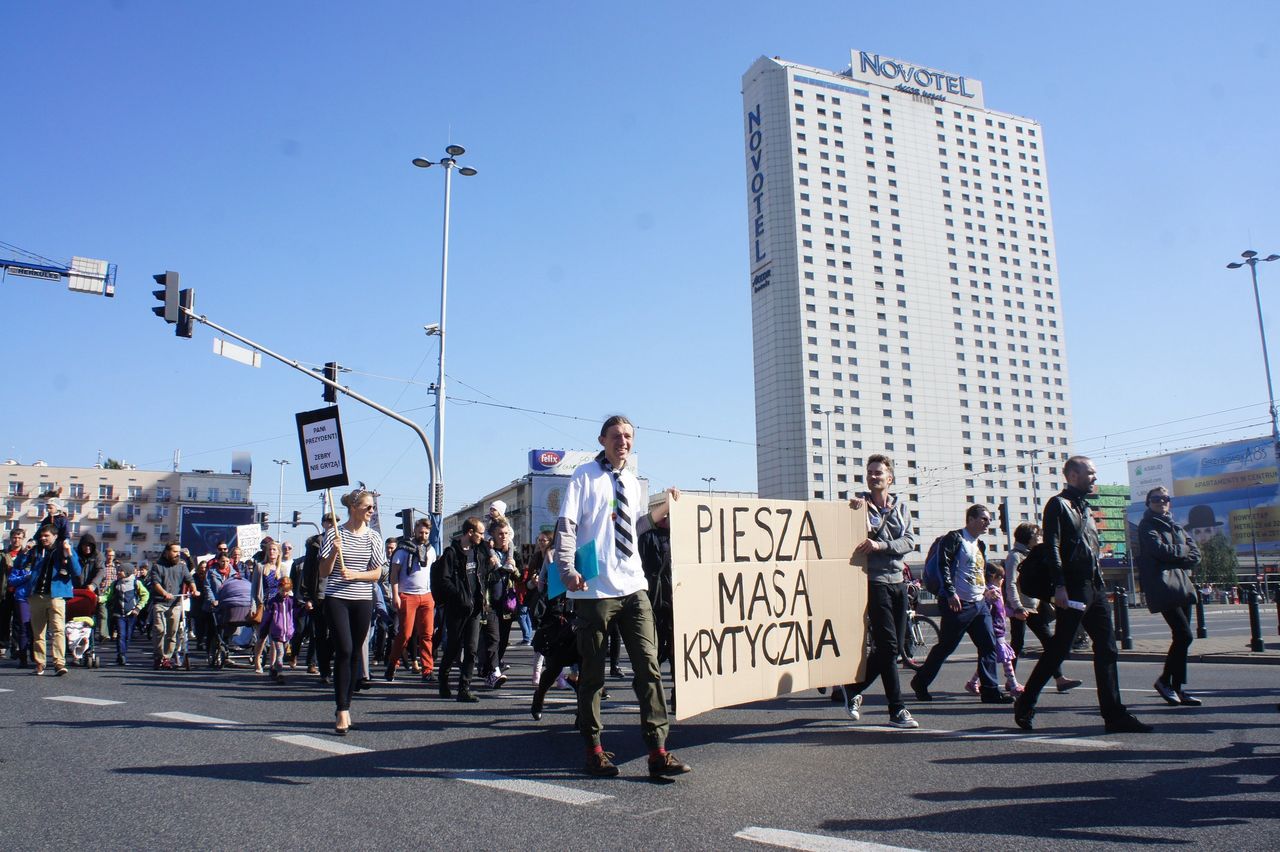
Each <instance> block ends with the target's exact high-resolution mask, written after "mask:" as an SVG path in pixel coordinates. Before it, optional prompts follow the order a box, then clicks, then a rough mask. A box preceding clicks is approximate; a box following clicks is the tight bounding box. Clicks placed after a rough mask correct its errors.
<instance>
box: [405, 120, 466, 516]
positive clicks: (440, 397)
mask: <svg viewBox="0 0 1280 852" xmlns="http://www.w3.org/2000/svg"><path fill="white" fill-rule="evenodd" d="M466 152H467V149H466V148H463V147H462V146H461V145H450V146H449V147H447V148H445V149H444V153H445V156H443V157H441V158H440V159H439V160H434V161H433V160H428V159H425V158H423V157H414V158H413V164H414V165H415V166H417V167H418V168H420V169H427V168H430V167H431V166H440V167H441V168H443V169H444V240H443V248H442V249H441V251H440V322H439V324H435V325H429V326H427V327H426V329H427V334H428V335H439V336H440V371H439V374H438V375H437V376H436V442H435V443H436V446H435V455H436V469H435V470H434V471H432V476H433V477H434V479H435V482H434V483H433V484H432V488H431V510H432V512H433V513H435V514H439V515H441V516H442V518H443V515H444V320H445V305H446V302H447V299H448V295H449V197H450V189H451V186H452V180H451V179H452V177H453V170H454V169H457V170H458V173H459V174H461V175H465V176H466V177H471V176H472V175H474V174H476V170H475V169H473V168H471V167H470V166H459V165H458V157H461V156H462V155H463V154H465V153H466ZM439 526H440V524H437V525H436V527H437V528H439Z"/></svg>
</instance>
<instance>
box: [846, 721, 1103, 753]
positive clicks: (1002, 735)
mask: <svg viewBox="0 0 1280 852" xmlns="http://www.w3.org/2000/svg"><path fill="white" fill-rule="evenodd" d="M850 730H853V731H876V732H878V733H880V732H883V733H895V734H916V735H919V734H933V735H934V736H943V737H951V738H952V739H957V740H1021V741H1024V742H1033V743H1045V744H1047V745H1063V746H1076V747H1079V748H1115V747H1116V743H1113V742H1111V741H1110V740H1094V739H1088V738H1085V737H1054V736H1049V735H1043V734H1032V735H1030V736H1028V735H1027V734H1017V733H1013V732H1012V731H943V730H940V729H930V728H917V729H914V730H910V729H902V728H894V727H891V726H889V725H857V726H856V727H851V728H850Z"/></svg>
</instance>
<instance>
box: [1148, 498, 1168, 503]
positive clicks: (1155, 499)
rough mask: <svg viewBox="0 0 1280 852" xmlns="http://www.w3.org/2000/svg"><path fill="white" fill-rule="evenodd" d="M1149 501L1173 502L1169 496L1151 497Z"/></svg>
mask: <svg viewBox="0 0 1280 852" xmlns="http://www.w3.org/2000/svg"><path fill="white" fill-rule="evenodd" d="M1150 502H1152V503H1172V502H1173V500H1172V499H1171V498H1169V497H1152V498H1151V501H1150Z"/></svg>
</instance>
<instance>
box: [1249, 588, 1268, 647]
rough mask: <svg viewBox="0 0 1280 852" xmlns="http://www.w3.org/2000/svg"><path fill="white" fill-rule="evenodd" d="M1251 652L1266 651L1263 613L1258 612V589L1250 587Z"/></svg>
mask: <svg viewBox="0 0 1280 852" xmlns="http://www.w3.org/2000/svg"><path fill="white" fill-rule="evenodd" d="M1248 597H1249V650H1250V651H1265V650H1266V646H1265V645H1263V644H1262V613H1261V612H1260V611H1259V610H1258V587H1257V586H1250V587H1249V592H1248Z"/></svg>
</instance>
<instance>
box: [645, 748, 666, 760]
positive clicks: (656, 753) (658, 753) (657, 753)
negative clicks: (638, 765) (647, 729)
mask: <svg viewBox="0 0 1280 852" xmlns="http://www.w3.org/2000/svg"><path fill="white" fill-rule="evenodd" d="M666 753H667V750H666V749H665V748H663V747H662V746H658V747H657V748H652V749H649V759H650V760H653V759H654V758H655V757H662V756H663V755H664V754H666Z"/></svg>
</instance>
